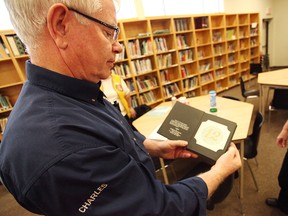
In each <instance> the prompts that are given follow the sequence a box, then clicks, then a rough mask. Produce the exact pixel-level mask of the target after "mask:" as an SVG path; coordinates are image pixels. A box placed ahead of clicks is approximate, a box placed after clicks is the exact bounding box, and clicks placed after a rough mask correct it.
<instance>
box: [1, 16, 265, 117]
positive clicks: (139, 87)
mask: <svg viewBox="0 0 288 216" xmlns="http://www.w3.org/2000/svg"><path fill="white" fill-rule="evenodd" d="M118 25H119V27H120V29H121V31H120V35H119V43H120V44H121V45H122V47H123V52H122V53H121V54H117V58H116V59H117V61H116V63H115V67H114V69H113V73H117V74H120V75H121V76H123V78H124V80H125V82H126V83H127V85H128V86H129V88H130V89H131V95H132V105H133V106H134V107H135V106H138V105H140V104H148V105H150V106H152V107H154V106H156V105H157V104H159V103H161V102H163V101H165V100H171V97H172V96H176V97H180V96H187V97H193V96H199V95H204V94H208V92H209V91H210V90H216V92H221V91H225V90H227V89H229V88H231V87H234V86H235V85H238V84H239V82H238V80H239V77H240V76H242V77H243V79H244V80H249V79H251V78H253V76H252V75H250V63H259V62H260V36H259V14H258V13H243V14H205V15H203V16H201V15H197V16H193V15H191V16H188V15H186V16H165V17H157V18H156V17H153V18H147V19H144V20H120V21H119V22H118ZM13 35H15V34H14V32H13V31H2V32H0V36H1V37H0V39H1V41H0V43H1V44H2V45H4V46H5V47H6V50H7V52H8V53H9V55H8V54H7V53H4V51H3V50H2V51H1V49H0V54H1V55H0V57H1V58H0V94H1V95H4V96H7V97H8V98H9V100H10V101H11V104H12V106H13V105H14V104H15V102H16V100H17V97H18V94H19V92H20V89H21V87H22V85H23V82H24V81H25V79H26V75H25V61H26V60H27V59H28V56H27V55H25V54H17V55H16V54H15V53H13V48H12V47H11V46H10V44H9V41H8V37H9V36H13ZM10 39H11V38H10ZM11 109H12V108H9V109H6V110H3V109H2V110H1V111H0V118H6V117H7V116H8V115H9V113H10V111H11Z"/></svg>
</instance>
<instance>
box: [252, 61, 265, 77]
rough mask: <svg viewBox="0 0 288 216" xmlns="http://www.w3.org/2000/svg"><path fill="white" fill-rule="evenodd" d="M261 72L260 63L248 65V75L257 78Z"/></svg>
mask: <svg viewBox="0 0 288 216" xmlns="http://www.w3.org/2000/svg"><path fill="white" fill-rule="evenodd" d="M261 72H263V70H262V65H261V64H260V63H251V64H250V74H251V75H254V76H257V75H258V73H261Z"/></svg>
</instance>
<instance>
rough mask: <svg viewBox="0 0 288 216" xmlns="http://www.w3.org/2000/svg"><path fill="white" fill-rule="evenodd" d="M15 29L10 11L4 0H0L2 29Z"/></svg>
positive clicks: (0, 24)
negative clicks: (10, 17)
mask: <svg viewBox="0 0 288 216" xmlns="http://www.w3.org/2000/svg"><path fill="white" fill-rule="evenodd" d="M8 29H13V26H12V24H11V22H10V19H9V15H8V11H7V10H6V7H5V4H4V1H3V0H0V30H8Z"/></svg>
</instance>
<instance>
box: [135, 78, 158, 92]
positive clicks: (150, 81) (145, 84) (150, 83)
mask: <svg viewBox="0 0 288 216" xmlns="http://www.w3.org/2000/svg"><path fill="white" fill-rule="evenodd" d="M136 82H137V86H138V89H139V91H145V90H148V89H151V88H155V87H157V86H158V83H157V78H156V77H154V76H146V77H145V78H144V79H137V81H136Z"/></svg>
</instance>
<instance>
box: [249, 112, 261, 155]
mask: <svg viewBox="0 0 288 216" xmlns="http://www.w3.org/2000/svg"><path fill="white" fill-rule="evenodd" d="M263 123H264V117H263V114H262V113H261V112H257V115H256V118H255V121H254V124H253V131H252V134H251V135H249V136H248V137H247V138H246V140H245V144H244V157H245V158H247V159H251V158H254V157H256V156H257V148H258V143H259V138H260V132H261V128H262V125H263Z"/></svg>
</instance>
